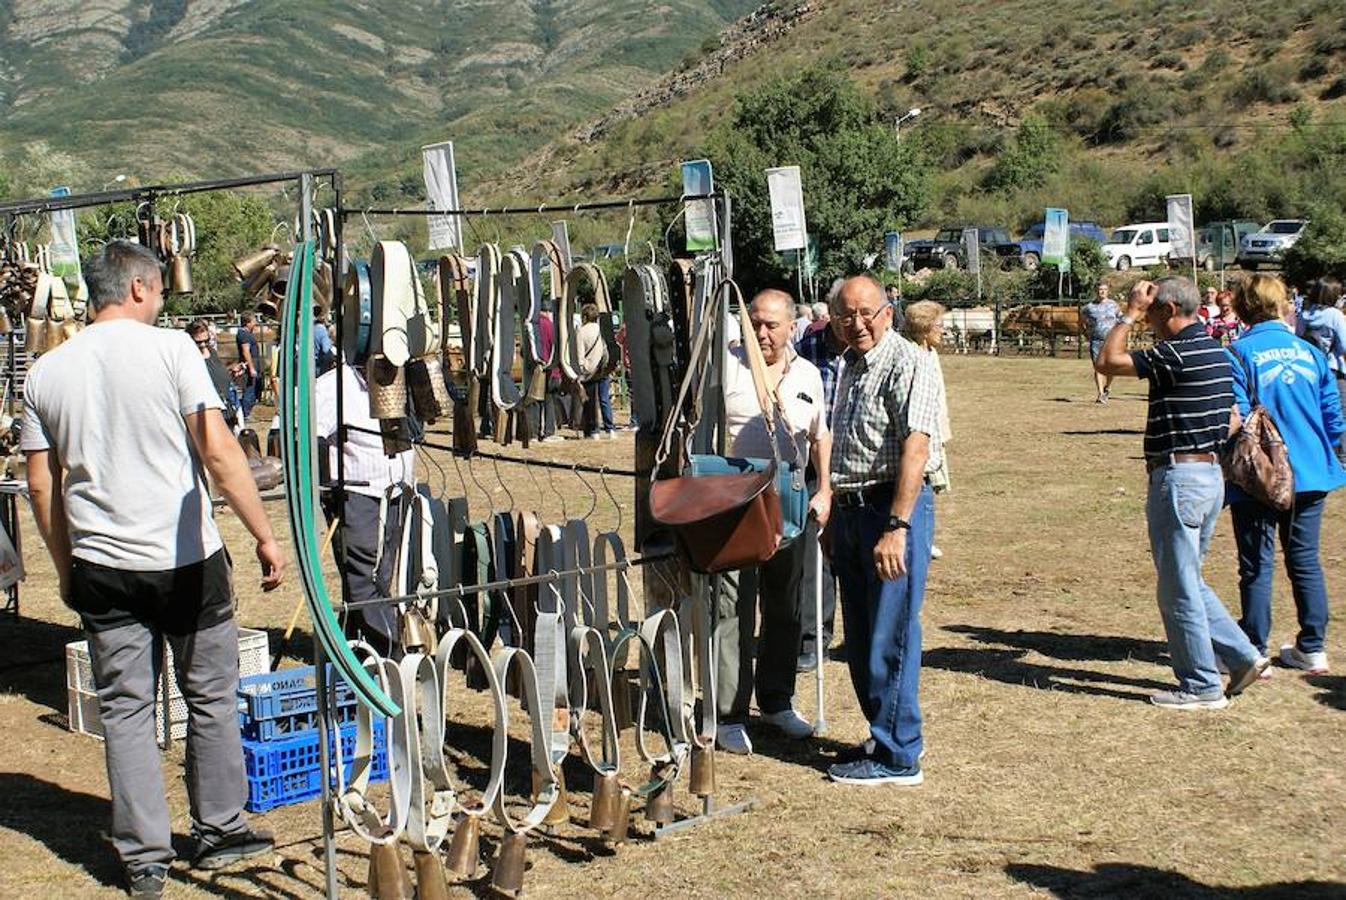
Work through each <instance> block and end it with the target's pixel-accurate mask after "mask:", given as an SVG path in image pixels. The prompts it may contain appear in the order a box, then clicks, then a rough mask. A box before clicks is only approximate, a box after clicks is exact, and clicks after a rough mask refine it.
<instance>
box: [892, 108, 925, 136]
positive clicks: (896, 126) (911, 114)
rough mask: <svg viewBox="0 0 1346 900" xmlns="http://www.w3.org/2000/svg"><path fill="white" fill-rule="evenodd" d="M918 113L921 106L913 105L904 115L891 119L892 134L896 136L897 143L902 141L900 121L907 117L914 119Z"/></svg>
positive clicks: (905, 119)
mask: <svg viewBox="0 0 1346 900" xmlns="http://www.w3.org/2000/svg"><path fill="white" fill-rule="evenodd" d="M920 114H921V108H920V107H919V106H913V107H912V108H911V109H909V110H907V112H906V114H905V115H901V116H898V117H897V118H896V119H894V120H893V135H894V136H896V138H897V142H898V143H899V144H900V143H902V123H903V122H905V121H907V120H908V119H914V118H916V117H917V116H919V115H920Z"/></svg>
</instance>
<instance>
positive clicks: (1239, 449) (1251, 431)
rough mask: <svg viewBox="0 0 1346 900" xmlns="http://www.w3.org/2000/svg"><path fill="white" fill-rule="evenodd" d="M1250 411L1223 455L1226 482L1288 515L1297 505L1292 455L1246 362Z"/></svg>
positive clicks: (1231, 436) (1221, 455)
mask: <svg viewBox="0 0 1346 900" xmlns="http://www.w3.org/2000/svg"><path fill="white" fill-rule="evenodd" d="M1243 371H1244V374H1245V377H1246V381H1247V385H1248V399H1249V405H1250V406H1251V411H1250V412H1249V413H1248V418H1246V419H1244V420H1243V423H1242V426H1241V427H1240V428H1239V430H1238V431H1236V432H1234V433H1233V434H1231V435H1230V436H1229V440H1228V441H1226V442H1225V445H1224V448H1223V450H1222V452H1221V453H1220V467H1221V468H1222V469H1224V476H1225V479H1226V480H1228V481H1229V482H1230V483H1232V484H1235V485H1238V487H1240V488H1242V489H1243V491H1244V492H1245V493H1247V494H1248V496H1250V497H1253V498H1254V499H1256V500H1257V501H1258V502H1259V503H1262V504H1265V505H1266V506H1269V507H1271V508H1272V509H1275V510H1278V511H1280V512H1285V511H1286V510H1288V509H1289V508H1290V507H1291V506H1293V505H1294V503H1295V473H1294V470H1293V469H1292V468H1291V467H1290V452H1289V451H1288V450H1287V449H1286V447H1285V439H1284V438H1282V437H1281V431H1280V429H1279V428H1277V427H1276V422H1275V420H1274V419H1272V418H1271V413H1270V412H1269V411H1268V410H1267V408H1266V407H1265V406H1263V405H1262V403H1261V400H1260V399H1259V398H1258V395H1257V372H1256V371H1255V370H1254V369H1253V368H1252V367H1251V366H1249V365H1248V363H1247V361H1246V360H1244V362H1243Z"/></svg>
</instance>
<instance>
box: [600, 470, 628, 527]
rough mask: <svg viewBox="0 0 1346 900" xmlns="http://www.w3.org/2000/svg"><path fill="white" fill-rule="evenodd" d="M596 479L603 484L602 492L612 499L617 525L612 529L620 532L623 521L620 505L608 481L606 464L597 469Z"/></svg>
mask: <svg viewBox="0 0 1346 900" xmlns="http://www.w3.org/2000/svg"><path fill="white" fill-rule="evenodd" d="M598 480H599V482H600V483H601V484H602V485H603V492H604V493H606V494H607V495H608V499H609V500H611V501H612V505H613V506H615V507H616V508H617V527H616V528H614V529H612V530H613V531H615V532H617V533H618V534H621V533H622V521H623V513H622V505H621V504H620V503H618V502H617V495H616V494H614V493H613V492H612V485H611V484H609V483H608V467H607V466H603V467H602V468H601V469H599V470H598Z"/></svg>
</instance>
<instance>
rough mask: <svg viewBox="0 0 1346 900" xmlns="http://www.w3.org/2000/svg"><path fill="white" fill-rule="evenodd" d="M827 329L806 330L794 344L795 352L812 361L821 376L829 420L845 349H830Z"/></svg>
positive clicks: (835, 397)
mask: <svg viewBox="0 0 1346 900" xmlns="http://www.w3.org/2000/svg"><path fill="white" fill-rule="evenodd" d="M829 331H830V329H829V328H826V327H824V328H816V329H814V330H813V331H810V332H808V333H807V334H805V335H804V336H803V337H802V338H800V339H799V342H798V343H796V344H795V352H796V353H798V354H799V355H800V356H802V357H804V358H805V359H807V360H808V361H809V362H811V363H813V365H814V367H815V368H817V370H818V374H819V375H821V376H822V377H823V402H824V403H825V407H824V408H825V409H826V410H827V418H828V420H829V421H830V420H831V418H832V410H833V409H834V408H835V405H836V399H837V382H838V381H839V380H840V378H841V369H842V367H843V366H844V364H845V363H844V361H843V360H842V354H843V353H845V350H844V349H842V350H834V349H832V344H831V343H830V342H829V341H828V340H827V335H828V333H829Z"/></svg>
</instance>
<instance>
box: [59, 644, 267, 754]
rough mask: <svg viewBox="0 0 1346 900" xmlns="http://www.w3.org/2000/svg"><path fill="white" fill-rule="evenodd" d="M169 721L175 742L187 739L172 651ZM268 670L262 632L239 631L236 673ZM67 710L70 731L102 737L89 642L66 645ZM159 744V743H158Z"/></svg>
mask: <svg viewBox="0 0 1346 900" xmlns="http://www.w3.org/2000/svg"><path fill="white" fill-rule="evenodd" d="M167 668H168V688H169V689H168V721H169V725H170V731H169V733H170V735H172V737H173V739H174V740H182V739H183V738H184V737H186V736H187V701H185V700H183V699H182V692H181V691H179V690H178V683H177V678H176V675H175V672H174V668H173V651H172V649H171V648H170V649H169V651H168V666H167ZM270 670H271V648H270V642H269V641H268V640H267V636H266V632H265V631H258V630H256V629H254V628H240V629H239V630H238V674H239V676H240V677H242V676H244V675H260V674H262V673H263V672H268V671H270ZM65 684H66V707H67V714H68V716H69V719H70V730H71V731H76V732H79V733H80V734H88V735H92V736H94V737H97V738H101V737H102V736H103V723H102V722H100V721H99V719H98V693H97V691H96V690H95V688H94V683H93V666H92V665H91V663H90V662H89V642H88V641H74V642H72V643H69V644H66V645H65ZM163 708H164V707H163V682H162V681H160V683H159V687H158V689H157V690H156V691H155V704H154V722H155V733H156V734H159V735H162V734H163V728H164V722H163ZM161 743H162V741H161Z"/></svg>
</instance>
